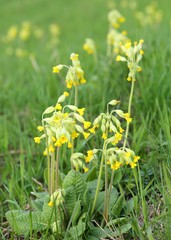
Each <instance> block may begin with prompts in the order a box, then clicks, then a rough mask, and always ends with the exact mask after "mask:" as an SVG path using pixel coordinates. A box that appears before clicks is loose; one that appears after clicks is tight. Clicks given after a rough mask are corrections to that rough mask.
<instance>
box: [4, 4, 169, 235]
mask: <svg viewBox="0 0 171 240" xmlns="http://www.w3.org/2000/svg"><path fill="white" fill-rule="evenodd" d="M109 2H111V1H109ZM119 2H120V1H119V0H118V1H116V7H117V9H118V10H119V11H120V12H121V13H122V14H123V15H124V16H125V17H126V23H124V24H123V25H124V27H122V29H126V30H127V31H128V35H129V37H130V38H131V39H132V40H133V41H134V40H139V39H141V38H142V39H144V40H145V43H144V51H145V54H144V57H143V60H142V63H141V65H142V67H143V72H142V73H140V74H139V75H138V79H137V82H136V84H135V95H134V98H133V111H132V112H133V113H132V114H133V118H134V121H133V124H132V125H131V134H130V136H129V138H130V143H131V146H132V149H134V150H135V151H136V152H137V154H139V155H140V156H141V161H140V172H139V173H138V174H139V175H137V176H139V178H140V176H141V178H140V179H141V181H142V182H141V184H142V186H141V187H140V188H141V190H142V191H143V192H142V193H140V194H143V198H142V206H143V207H140V208H139V207H137V210H136V209H134V214H135V215H132V216H131V217H132V222H134V225H135V229H137V230H135V233H134V234H133V235H132V236H133V239H137V238H136V234H137V236H138V232H139V229H138V228H139V225H141V224H142V219H143V218H144V217H145V218H147V219H146V221H147V225H148V224H149V229H148V231H147V232H148V234H147V235H148V239H169V237H170V233H171V232H170V231H171V230H170V228H169V226H170V222H171V202H170V196H171V186H170V178H169V176H170V171H171V164H170V162H171V161H170V156H171V135H170V126H171V117H170V112H171V88H170V75H171V68H170V65H171V38H170V36H171V25H170V23H169V21H170V15H169V14H170V11H169V6H170V5H169V4H170V3H169V0H165V1H162V2H161V1H156V2H157V3H158V6H159V8H160V9H161V10H162V12H163V20H162V22H161V24H160V25H156V26H145V27H142V26H141V25H140V24H139V23H138V21H137V20H136V18H135V16H134V12H133V11H132V10H130V9H129V8H123V7H122V6H121V4H120V3H119ZM107 3H108V1H102V0H94V1H93V2H92V1H79V0H73V1H72V2H69V1H66V0H64V1H62V0H59V1H55V0H51V1H45V0H37V1H33V0H32V1H30V0H25V1H21V0H13V1H8V2H7V1H5V0H1V1H0V4H1V8H0V16H1V21H0V29H1V33H0V38H1V39H2V38H3V36H4V35H5V34H6V32H7V29H8V28H9V27H10V26H12V25H18V26H20V25H21V23H22V22H23V21H26V20H28V21H30V22H31V23H32V24H33V25H36V26H38V27H40V28H42V29H43V30H44V31H45V37H44V39H43V40H39V41H38V40H34V39H32V40H30V42H29V43H27V44H26V48H27V49H28V51H30V52H32V53H34V55H35V59H36V62H37V64H38V67H39V68H38V70H37V69H36V68H34V67H33V65H32V63H31V61H30V60H29V59H28V58H21V59H20V58H17V57H16V56H14V55H11V56H9V55H7V54H6V49H7V48H8V44H6V43H4V42H3V41H2V40H1V44H0V52H1V55H0V64H1V68H0V86H1V92H0V187H1V189H0V222H2V230H1V232H0V234H1V236H2V239H3V237H4V236H5V231H6V223H5V221H6V220H5V217H4V216H5V212H6V211H7V210H8V209H9V207H10V208H12V209H13V208H16V207H19V206H20V207H22V208H23V209H24V208H25V207H26V204H27V203H28V199H29V198H30V192H32V191H42V190H43V189H44V187H45V183H44V177H43V175H44V167H45V159H44V157H43V156H42V150H43V149H42V147H39V146H37V145H36V144H34V142H33V137H34V136H35V135H37V130H36V127H37V125H39V124H40V121H41V114H42V112H43V111H44V109H45V108H46V107H48V106H50V105H52V104H54V102H55V101H56V99H57V97H58V96H59V95H60V94H61V93H62V92H63V91H64V90H65V86H64V84H63V80H61V79H60V78H59V77H56V76H54V74H53V73H52V71H51V69H52V67H53V66H54V65H56V64H59V63H64V64H65V63H66V64H68V63H69V55H70V53H72V52H77V53H79V55H80V60H81V63H82V67H83V69H84V70H85V76H86V79H87V85H85V86H84V87H81V88H80V100H79V105H80V106H81V107H83V106H85V107H86V109H87V116H88V117H90V119H91V120H93V119H94V117H95V116H96V115H97V114H98V113H99V112H101V111H104V109H105V106H106V103H107V102H108V101H110V100H111V99H114V98H115V99H120V100H121V106H122V108H123V109H124V110H125V111H126V109H127V101H128V94H129V91H130V89H129V83H128V82H127V81H126V80H125V79H126V75H127V69H126V65H124V64H122V63H116V62H115V61H113V62H112V64H108V65H107V64H106V63H107V58H106V55H105V54H106V34H107V31H108V22H107V13H108V11H109V8H108V7H107V5H109V4H107ZM136 3H137V9H138V10H139V11H143V10H144V8H145V6H146V5H147V4H148V3H149V1H138V0H137V1H136ZM51 23H57V24H59V26H60V29H61V34H60V36H59V40H60V42H59V45H58V47H57V49H56V50H57V51H56V50H55V52H56V55H54V54H53V51H52V50H50V49H48V48H46V46H47V45H48V44H49V42H48V41H49V35H48V34H49V33H48V26H49V24H51ZM87 37H91V38H93V39H94V40H95V42H96V44H97V50H98V57H99V62H98V65H97V66H94V63H93V59H92V57H91V56H89V55H87V54H86V53H85V52H83V50H82V45H83V43H84V40H85V38H87ZM71 98H72V96H71ZM91 144H93V143H91ZM94 144H96V143H94ZM35 179H36V180H35ZM152 179H153V182H152V184H150V183H151V181H152ZM38 182H39V184H38ZM121 184H122V188H123V189H124V191H125V192H126V199H127V197H128V198H129V197H130V195H131V192H133V193H134V195H136V194H137V195H138V193H137V192H136V190H135V180H134V178H133V173H131V174H130V171H129V172H125V180H123V181H122V182H121ZM148 184H150V186H149V188H147V186H148ZM143 211H144V212H143ZM145 211H147V212H145ZM128 215H129V212H128ZM137 219H138V220H137ZM8 229H9V228H8V227H7V230H8ZM150 229H151V230H150ZM150 231H152V234H151V233H150ZM6 236H7V235H6ZM150 236H153V238H152V237H150ZM129 237H130V236H128V238H127V236H125V239H130V238H129ZM4 239H5V238H4Z"/></svg>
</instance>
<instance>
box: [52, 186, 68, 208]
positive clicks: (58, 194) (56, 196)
mask: <svg viewBox="0 0 171 240" xmlns="http://www.w3.org/2000/svg"><path fill="white" fill-rule="evenodd" d="M64 196H65V191H64V190H63V189H58V190H56V191H55V192H54V193H53V194H52V195H51V197H50V202H49V203H48V206H49V207H53V206H54V205H55V206H59V205H61V204H62V203H63V202H64Z"/></svg>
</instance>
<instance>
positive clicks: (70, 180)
mask: <svg viewBox="0 0 171 240" xmlns="http://www.w3.org/2000/svg"><path fill="white" fill-rule="evenodd" d="M71 186H72V187H74V189H75V192H76V195H77V197H78V196H79V195H80V196H81V195H82V193H83V192H84V191H85V187H86V182H85V179H84V176H83V175H82V174H81V173H80V172H78V171H74V170H71V171H69V173H68V174H67V175H66V177H65V179H64V181H63V189H67V188H69V187H71Z"/></svg>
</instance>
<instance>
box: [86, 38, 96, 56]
mask: <svg viewBox="0 0 171 240" xmlns="http://www.w3.org/2000/svg"><path fill="white" fill-rule="evenodd" d="M83 49H84V50H85V51H86V52H87V53H88V54H93V53H95V51H96V47H95V43H94V41H93V39H91V38H87V39H86V40H85V43H84V45H83Z"/></svg>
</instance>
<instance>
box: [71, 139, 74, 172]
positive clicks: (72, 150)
mask: <svg viewBox="0 0 171 240" xmlns="http://www.w3.org/2000/svg"><path fill="white" fill-rule="evenodd" d="M71 144H72V147H71V156H72V154H73V153H74V139H72V142H71ZM70 163H71V169H74V166H73V163H72V161H70Z"/></svg>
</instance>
